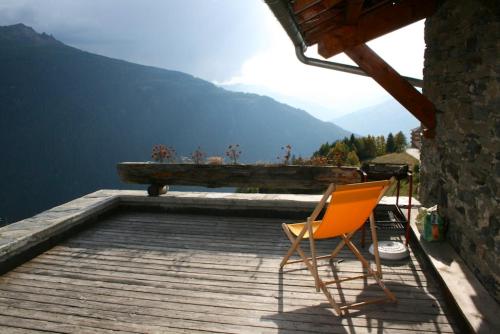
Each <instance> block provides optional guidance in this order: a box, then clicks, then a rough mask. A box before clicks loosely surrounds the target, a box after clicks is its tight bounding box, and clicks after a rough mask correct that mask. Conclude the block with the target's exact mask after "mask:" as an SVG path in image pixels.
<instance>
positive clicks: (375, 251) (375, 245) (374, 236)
mask: <svg viewBox="0 0 500 334" xmlns="http://www.w3.org/2000/svg"><path fill="white" fill-rule="evenodd" d="M370 230H371V233H372V242H373V256H374V257H375V264H376V266H377V275H378V277H380V278H382V266H381V265H380V256H379V253H378V238H377V231H376V227H375V216H374V215H373V212H372V213H371V214H370Z"/></svg>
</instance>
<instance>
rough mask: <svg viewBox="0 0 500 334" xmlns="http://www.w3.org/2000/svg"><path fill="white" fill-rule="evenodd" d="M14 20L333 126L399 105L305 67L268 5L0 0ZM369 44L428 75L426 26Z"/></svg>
mask: <svg viewBox="0 0 500 334" xmlns="http://www.w3.org/2000/svg"><path fill="white" fill-rule="evenodd" d="M15 23H24V24H26V25H29V26H32V27H33V28H34V29H35V30H37V31H38V32H46V33H48V34H52V35H53V36H54V37H55V38H57V39H59V40H61V41H62V42H64V43H66V44H69V45H71V46H74V47H77V48H80V49H83V50H86V51H90V52H94V53H98V54H101V55H105V56H109V57H114V58H119V59H124V60H128V61H131V62H135V63H140V64H145V65H153V66H158V67H162V68H167V69H173V70H179V71H183V72H187V73H190V74H192V75H194V76H196V77H200V78H202V79H205V80H208V81H211V82H214V83H217V84H220V85H222V86H225V87H226V88H231V89H240V90H241V89H244V90H247V91H252V92H258V93H265V94H268V95H271V96H273V97H275V98H276V99H278V100H280V101H283V102H287V103H289V104H292V105H294V106H298V107H303V108H306V109H307V111H308V112H310V113H311V114H313V115H315V116H316V117H318V118H320V119H324V120H331V119H333V118H335V117H336V116H338V115H340V114H345V113H347V112H350V111H354V110H357V109H359V108H363V107H366V106H369V105H372V104H375V103H377V102H380V101H383V100H386V99H389V98H391V97H390V96H389V95H388V94H387V93H386V92H385V91H384V90H383V89H382V88H380V87H379V86H378V85H377V84H376V83H375V82H374V81H373V80H372V79H370V78H365V77H360V76H355V75H351V74H346V73H341V72H335V71H331V70H326V69H320V68H314V67H311V66H307V65H303V64H302V63H300V62H299V61H298V60H297V59H296V58H295V54H294V49H293V45H292V43H291V41H290V40H289V38H288V36H287V35H286V33H285V32H284V30H283V29H282V28H281V26H280V25H279V23H278V22H277V20H276V19H275V18H274V16H273V14H272V12H271V11H270V10H269V9H268V7H267V5H265V3H264V2H263V1H262V0H1V1H0V25H9V24H15ZM369 45H370V46H371V47H372V48H374V49H375V50H376V51H377V52H378V53H379V54H380V55H381V56H382V57H383V58H384V59H385V60H386V61H388V62H389V64H391V65H392V66H393V67H394V68H396V70H398V71H399V72H400V73H401V74H404V75H409V76H414V77H418V78H421V77H422V65H423V51H424V47H425V45H424V41H423V21H421V22H418V23H416V24H413V25H411V26H409V27H406V28H404V29H401V30H399V31H397V32H395V33H392V34H390V35H387V36H384V37H382V38H379V39H378V40H375V41H373V42H371V43H369ZM307 54H308V55H310V56H315V50H312V49H311V50H308V53H307ZM331 60H333V61H340V62H349V59H348V58H347V57H345V56H343V55H339V56H337V57H335V58H332V59H331ZM349 63H350V62H349Z"/></svg>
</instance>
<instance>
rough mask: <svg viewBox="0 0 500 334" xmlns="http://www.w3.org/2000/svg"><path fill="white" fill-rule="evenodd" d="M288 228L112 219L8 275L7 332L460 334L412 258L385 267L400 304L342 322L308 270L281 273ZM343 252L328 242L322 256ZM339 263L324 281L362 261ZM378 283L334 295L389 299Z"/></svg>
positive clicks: (0, 288) (386, 234) (0, 312)
mask: <svg viewBox="0 0 500 334" xmlns="http://www.w3.org/2000/svg"><path fill="white" fill-rule="evenodd" d="M280 222H282V221H281V220H279V219H265V218H244V217H243V218H242V217H217V216H203V215H178V214H167V213H137V212H135V213H120V214H117V215H115V216H112V217H109V218H106V219H103V220H102V221H100V222H99V223H98V224H96V225H94V226H92V227H91V228H88V229H87V230H84V231H83V232H81V233H79V234H78V235H75V236H73V237H72V238H70V239H68V240H67V241H65V242H64V243H62V244H59V245H57V246H55V247H53V248H52V249H50V250H49V251H47V252H45V253H43V254H41V255H39V256H37V257H35V258H34V259H32V260H31V261H29V262H27V263H25V264H23V265H21V266H19V267H17V268H15V269H13V270H12V271H10V272H8V273H7V274H5V275H3V276H1V277H0V332H2V333H23V332H26V333H31V332H37V331H51V332H60V333H74V332H78V333H91V332H92V333H95V332H102V333H107V332H112V331H113V332H114V331H117V332H132V333H151V332H166V333H198V332H200V333H201V332H221V333H308V332H310V333H348V332H356V333H373V332H384V333H412V332H420V333H430V332H439V333H453V332H456V331H457V328H456V325H455V322H454V319H452V317H450V314H449V312H448V308H447V307H446V305H444V302H443V296H441V295H440V293H439V289H438V287H437V285H436V284H435V282H433V281H432V280H429V279H428V278H427V276H426V274H425V267H422V265H421V263H419V261H418V256H416V255H415V254H413V253H412V255H411V257H410V258H409V259H408V260H404V261H396V262H393V263H390V264H385V265H384V266H383V268H384V280H385V281H386V284H387V286H388V287H389V288H391V289H392V290H393V291H394V292H395V293H396V296H397V297H398V300H399V303H398V304H396V305H390V304H384V305H373V306H369V307H365V308H363V309H362V310H360V311H352V312H351V315H350V316H347V317H344V318H339V317H337V316H335V315H334V313H333V311H332V310H331V308H330V307H329V305H328V304H327V302H326V299H325V298H324V296H323V294H321V293H316V292H315V289H314V286H313V284H314V283H313V279H312V277H311V276H310V275H309V274H308V273H307V272H306V271H305V270H303V269H300V268H301V266H300V265H298V264H297V265H293V266H290V268H287V269H286V270H285V272H284V273H283V274H282V275H280V273H279V270H278V266H279V262H280V260H281V256H282V255H283V254H284V253H285V252H286V250H287V248H288V246H289V242H288V241H287V240H286V239H285V238H284V236H283V235H282V233H281V229H280V224H279V223H280ZM401 233H402V231H397V230H380V231H379V239H381V240H384V239H385V240H386V239H389V238H392V239H395V240H396V239H399V238H401V237H402V236H401V235H399V234H401ZM369 241H370V240H369V238H368V240H367V243H368V244H369ZM334 245H335V242H332V241H331V240H326V241H322V242H320V243H319V245H318V250H319V251H323V252H327V251H329V250H331V248H332V247H333V246H334ZM304 246H305V247H304V248H305V249H306V250H307V248H308V247H307V245H304ZM363 252H364V253H365V254H367V252H366V250H363ZM367 256H368V258H371V257H370V256H369V255H367ZM340 258H341V259H342V260H343V261H342V262H340V263H338V264H336V268H337V270H336V271H333V269H332V268H333V267H332V266H331V265H330V264H328V262H325V263H324V265H323V266H321V272H322V274H323V275H326V276H331V277H333V276H334V275H338V276H341V277H342V276H343V275H350V274H353V273H360V272H361V266H360V265H359V263H357V262H355V261H354V257H353V256H352V254H350V253H349V252H347V251H342V252H341V253H340ZM373 283H374V282H371V281H368V282H364V281H363V280H358V281H348V282H345V283H343V284H342V287H343V289H342V290H341V291H340V293H339V291H338V290H336V289H334V288H332V289H331V290H332V292H333V293H334V295H335V297H336V298H337V299H340V300H345V301H355V300H357V299H358V298H364V297H366V296H380V295H381V294H382V292H381V291H380V290H379V289H377V288H376V287H374V286H373Z"/></svg>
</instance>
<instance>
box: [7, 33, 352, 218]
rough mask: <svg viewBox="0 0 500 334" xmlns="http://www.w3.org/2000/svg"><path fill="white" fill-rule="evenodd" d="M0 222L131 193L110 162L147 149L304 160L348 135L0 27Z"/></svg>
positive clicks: (190, 81) (175, 76)
mask: <svg viewBox="0 0 500 334" xmlns="http://www.w3.org/2000/svg"><path fill="white" fill-rule="evenodd" d="M0 73H2V75H1V76H0V108H1V109H0V143H1V147H2V152H1V157H2V163H1V167H0V168H1V169H0V172H1V174H0V175H1V177H2V184H1V187H0V217H2V218H6V219H7V221H9V222H12V221H14V220H17V219H21V218H24V217H27V216H31V215H33V214H35V213H36V212H39V211H42V210H44V209H47V208H49V207H52V206H55V205H57V204H59V203H63V202H66V201H68V200H70V199H73V198H75V197H78V196H81V195H83V194H85V193H89V192H92V191H94V190H96V189H102V188H130V185H127V184H122V183H121V182H120V181H119V180H118V177H117V174H116V168H115V166H116V163H118V162H121V161H147V160H150V154H151V148H152V146H153V145H155V144H165V145H169V146H173V147H174V148H175V149H176V151H177V153H178V155H186V156H189V155H190V153H191V152H193V151H194V150H195V149H196V148H197V147H198V146H201V149H202V150H204V151H205V152H206V153H207V154H208V155H221V156H223V155H224V151H225V149H226V148H227V146H228V145H229V144H236V143H237V144H239V145H240V147H241V149H242V154H241V160H242V161H243V162H255V161H259V160H260V161H270V162H276V156H277V155H280V154H281V151H280V148H281V147H282V146H284V145H287V144H290V145H291V146H292V148H293V149H292V153H293V154H296V155H302V156H308V155H310V154H311V153H312V152H313V151H314V150H316V149H317V148H318V147H319V145H320V144H322V143H324V142H327V141H328V142H332V141H335V140H336V139H339V138H343V137H344V136H348V135H350V132H349V131H346V130H344V129H342V128H340V127H338V126H337V125H335V124H332V123H329V122H323V121H320V120H318V119H316V118H314V117H312V116H311V115H309V114H308V113H307V112H305V111H304V110H301V109H297V108H293V107H291V106H289V105H286V104H283V103H279V102H277V101H275V100H273V99H271V98H269V97H266V96H260V95H256V94H246V93H236V92H230V91H227V90H224V89H222V88H220V87H217V86H215V85H214V84H212V83H209V82H207V81H204V80H201V79H198V78H195V77H193V76H191V75H189V74H186V73H181V72H177V71H171V70H165V69H160V68H154V67H148V66H143V65H137V64H133V63H129V62H126V61H122V60H117V59H111V58H108V57H104V56H100V55H96V54H91V53H88V52H85V51H82V50H79V49H76V48H73V47H70V46H67V45H65V44H63V43H62V42H60V41H58V40H56V39H55V38H54V37H53V36H50V35H47V34H39V33H37V32H35V31H34V30H33V29H32V28H30V27H27V26H25V25H23V24H17V25H12V26H4V27H0Z"/></svg>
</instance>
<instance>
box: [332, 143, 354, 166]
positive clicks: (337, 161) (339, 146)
mask: <svg viewBox="0 0 500 334" xmlns="http://www.w3.org/2000/svg"><path fill="white" fill-rule="evenodd" d="M348 153H349V147H347V145H346V144H345V143H344V142H343V141H337V142H336V143H335V146H334V147H333V148H332V149H331V150H330V152H329V153H328V160H329V161H331V162H332V163H333V164H334V165H337V166H342V165H344V164H345V163H346V159H347V154H348Z"/></svg>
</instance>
